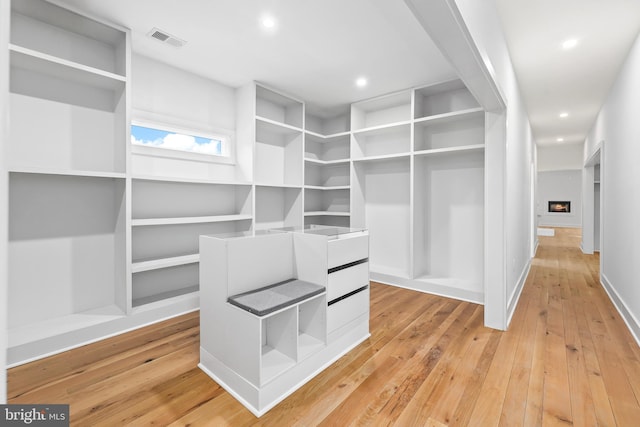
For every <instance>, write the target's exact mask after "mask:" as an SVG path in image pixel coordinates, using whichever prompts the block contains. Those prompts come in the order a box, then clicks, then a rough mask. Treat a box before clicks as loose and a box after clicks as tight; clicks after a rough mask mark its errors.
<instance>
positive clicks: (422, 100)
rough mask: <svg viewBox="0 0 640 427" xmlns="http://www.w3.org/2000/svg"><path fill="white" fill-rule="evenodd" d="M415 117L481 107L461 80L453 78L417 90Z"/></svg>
mask: <svg viewBox="0 0 640 427" xmlns="http://www.w3.org/2000/svg"><path fill="white" fill-rule="evenodd" d="M414 102H415V106H414V118H415V119H420V118H423V117H430V116H436V115H441V114H448V113H455V112H458V111H463V110H470V109H479V107H480V105H479V104H478V101H476V99H475V98H474V96H473V95H472V94H471V92H469V89H467V88H466V87H465V85H464V83H462V81H461V80H452V81H449V82H445V83H440V84H436V85H431V86H425V87H422V88H419V89H416V90H415V101H414Z"/></svg>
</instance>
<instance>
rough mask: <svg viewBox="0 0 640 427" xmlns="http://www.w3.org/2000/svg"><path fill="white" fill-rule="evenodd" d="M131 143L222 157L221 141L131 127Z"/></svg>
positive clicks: (142, 127) (135, 126)
mask: <svg viewBox="0 0 640 427" xmlns="http://www.w3.org/2000/svg"><path fill="white" fill-rule="evenodd" d="M131 143H132V144H137V145H144V146H147V147H156V148H166V149H170V150H179V151H187V152H190V153H201V154H211V155H216V156H220V155H222V140H220V139H213V138H204V137H201V136H193V135H187V134H183V133H179V132H170V131H166V130H162V129H155V128H148V127H144V126H137V125H131Z"/></svg>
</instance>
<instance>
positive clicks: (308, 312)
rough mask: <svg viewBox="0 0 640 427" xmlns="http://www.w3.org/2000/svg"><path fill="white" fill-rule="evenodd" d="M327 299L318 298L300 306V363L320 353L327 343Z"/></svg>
mask: <svg viewBox="0 0 640 427" xmlns="http://www.w3.org/2000/svg"><path fill="white" fill-rule="evenodd" d="M326 307H327V299H326V297H324V296H320V297H316V298H314V299H312V300H310V301H307V302H303V303H301V304H300V305H299V306H298V361H302V360H304V359H306V358H307V357H308V356H310V355H312V354H314V353H316V352H318V351H319V350H320V349H322V348H323V347H324V346H325V345H326V343H327V309H326Z"/></svg>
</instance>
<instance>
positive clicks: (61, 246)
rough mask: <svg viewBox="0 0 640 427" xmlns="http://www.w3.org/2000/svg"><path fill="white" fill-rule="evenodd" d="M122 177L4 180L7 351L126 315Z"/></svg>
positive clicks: (13, 177)
mask: <svg viewBox="0 0 640 427" xmlns="http://www.w3.org/2000/svg"><path fill="white" fill-rule="evenodd" d="M125 200H126V197H125V180H124V179H119V178H106V177H84V176H67V175H48V174H31V173H10V175H9V272H8V273H9V301H10V304H9V316H8V319H9V329H10V332H9V346H10V347H13V346H17V345H20V344H23V343H28V342H31V341H35V340H38V339H41V338H46V337H49V336H52V335H56V334H59V333H65V332H69V331H72V330H76V329H81V328H84V327H87V326H90V325H94V324H97V323H101V322H106V321H110V320H113V319H114V317H118V316H123V315H124V314H125V313H126V308H127V300H126V282H127V276H126V263H127V259H126V253H125V234H126V218H125V216H126V208H125Z"/></svg>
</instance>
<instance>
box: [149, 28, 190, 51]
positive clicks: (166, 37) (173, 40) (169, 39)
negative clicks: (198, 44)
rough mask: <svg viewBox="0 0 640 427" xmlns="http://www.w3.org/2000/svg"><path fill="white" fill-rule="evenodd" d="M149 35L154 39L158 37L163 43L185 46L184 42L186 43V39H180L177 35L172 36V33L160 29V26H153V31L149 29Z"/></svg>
mask: <svg viewBox="0 0 640 427" xmlns="http://www.w3.org/2000/svg"><path fill="white" fill-rule="evenodd" d="M147 35H148V36H149V37H151V38H152V39H156V40H158V41H160V42H162V43H166V44H168V45H171V46H173V47H182V46H184V44H185V43H186V41H184V40H182V39H179V38H178V37H176V36H172V35H171V34H169V33H167V32H166V31H163V30H160V29H158V28H155V27H154V28H152V29H151V31H149V32H148V33H147Z"/></svg>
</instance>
